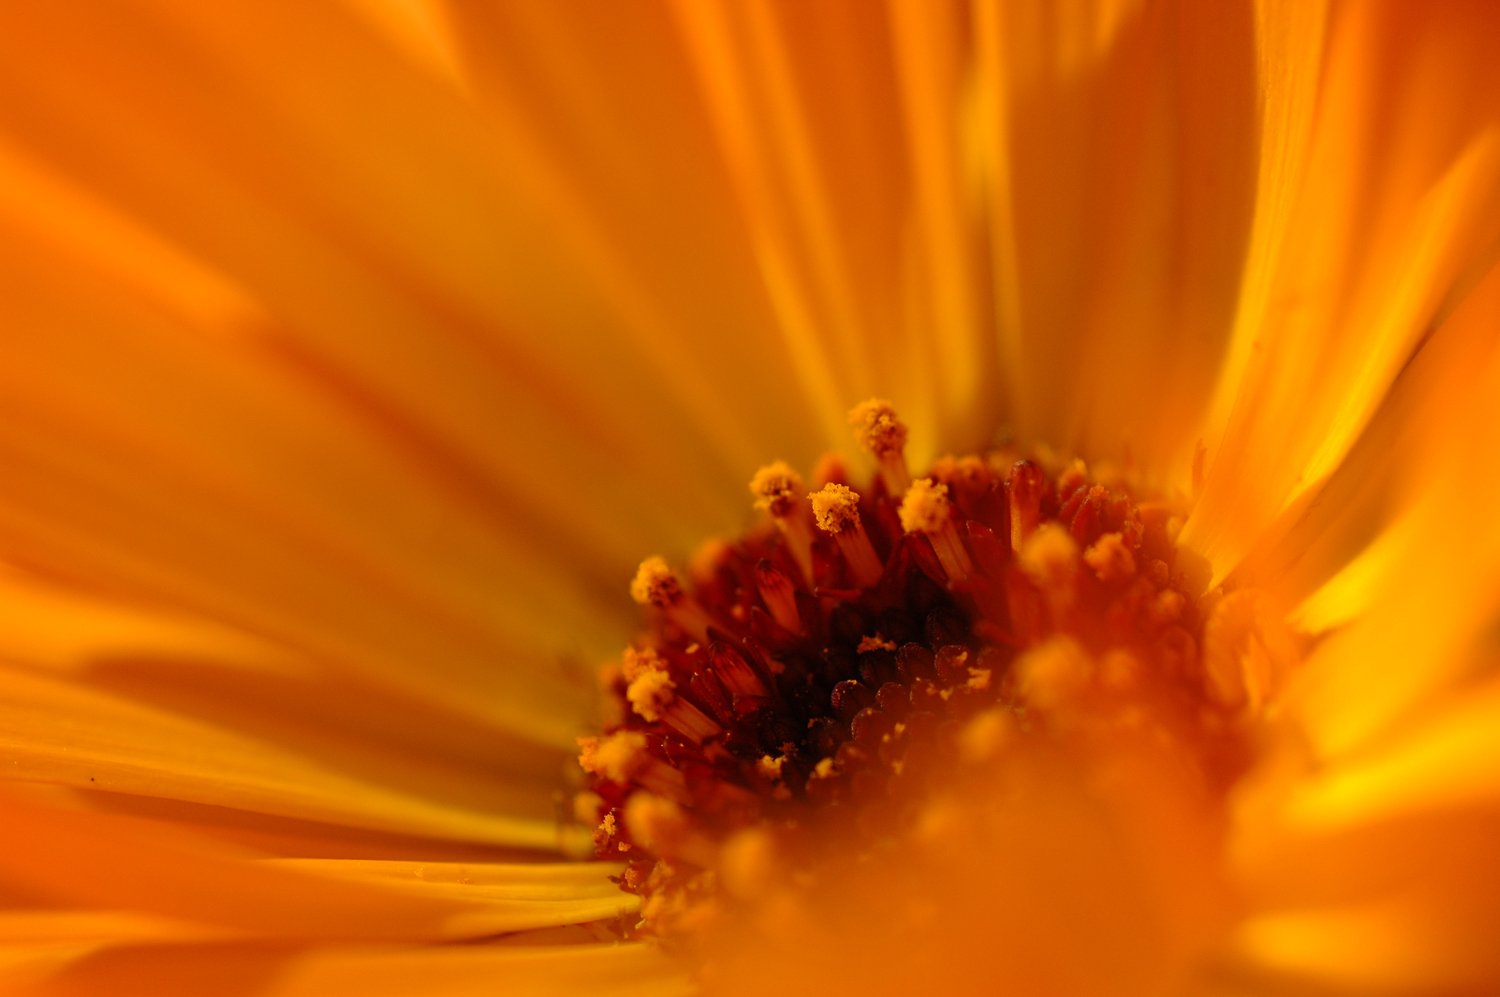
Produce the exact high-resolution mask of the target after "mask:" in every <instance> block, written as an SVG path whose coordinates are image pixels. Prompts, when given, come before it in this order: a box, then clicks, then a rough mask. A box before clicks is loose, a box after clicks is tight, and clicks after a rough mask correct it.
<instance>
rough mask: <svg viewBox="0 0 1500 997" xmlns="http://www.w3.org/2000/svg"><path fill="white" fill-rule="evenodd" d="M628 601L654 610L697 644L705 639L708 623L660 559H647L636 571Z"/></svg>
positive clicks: (700, 609)
mask: <svg viewBox="0 0 1500 997" xmlns="http://www.w3.org/2000/svg"><path fill="white" fill-rule="evenodd" d="M630 597H631V598H632V599H634V600H635V601H636V603H637V604H638V605H641V606H655V607H656V608H657V609H659V610H661V611H662V612H663V613H665V614H666V615H667V618H668V619H670V620H671V621H672V622H673V623H675V624H676V625H677V626H678V627H679V628H681V629H682V631H683V632H684V633H688V634H691V635H692V636H694V637H696V638H697V639H699V640H703V639H705V638H706V637H707V634H708V627H709V625H710V623H711V621H710V620H709V618H708V614H707V613H706V612H704V611H703V607H702V606H700V605H698V603H697V601H696V600H694V599H691V598H689V597H688V595H687V594H686V593H685V592H683V590H682V583H681V582H680V581H678V579H677V575H676V573H675V572H674V571H673V570H672V569H671V568H670V567H668V566H667V562H666V561H665V560H664V559H663V558H660V557H648V558H646V559H645V560H644V561H642V562H641V566H640V567H639V568H638V569H636V573H635V578H634V580H632V581H631V583H630Z"/></svg>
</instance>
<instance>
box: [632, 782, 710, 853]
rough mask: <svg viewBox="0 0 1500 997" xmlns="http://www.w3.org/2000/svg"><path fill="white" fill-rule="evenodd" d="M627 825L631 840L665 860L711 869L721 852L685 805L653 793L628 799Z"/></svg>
mask: <svg viewBox="0 0 1500 997" xmlns="http://www.w3.org/2000/svg"><path fill="white" fill-rule="evenodd" d="M625 826H626V827H627V828H628V829H629V830H630V837H631V839H632V840H634V841H637V842H639V843H640V845H641V847H643V848H648V849H650V850H651V851H652V853H654V854H656V855H660V856H661V857H663V858H666V859H675V860H678V861H683V862H691V863H692V864H694V865H696V866H699V867H702V868H708V867H709V866H711V865H712V864H713V861H714V859H715V858H716V857H717V854H718V849H717V848H716V847H715V845H714V843H713V841H711V840H710V839H709V838H708V836H707V835H705V834H703V833H702V832H701V831H700V830H698V828H697V826H696V825H695V824H694V823H693V821H692V820H691V819H689V817H688V815H687V814H686V813H684V812H683V809H682V807H680V806H678V805H677V804H676V803H674V802H673V801H671V800H668V799H663V798H662V797H659V796H653V795H651V794H650V793H632V794H631V796H630V799H628V800H626V801H625Z"/></svg>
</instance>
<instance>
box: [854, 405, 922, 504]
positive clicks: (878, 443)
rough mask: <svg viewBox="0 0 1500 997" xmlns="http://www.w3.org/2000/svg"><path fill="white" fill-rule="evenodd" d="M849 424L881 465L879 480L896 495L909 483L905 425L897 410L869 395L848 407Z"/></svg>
mask: <svg viewBox="0 0 1500 997" xmlns="http://www.w3.org/2000/svg"><path fill="white" fill-rule="evenodd" d="M849 425H851V426H853V427H854V439H855V440H856V441H857V442H858V443H859V445H860V447H861V448H863V449H864V450H865V451H867V452H868V453H871V454H873V455H874V456H875V460H876V461H877V462H878V463H879V464H880V479H881V481H883V482H884V483H885V489H886V491H887V492H888V493H889V494H890V495H891V496H892V497H893V498H899V497H900V496H901V495H902V494H904V493H905V491H906V489H907V488H908V487H910V486H911V473H910V472H909V471H907V469H906V457H905V455H904V453H903V451H904V450H905V448H906V436H907V433H906V424H905V423H904V422H902V421H901V420H900V419H899V418H897V417H896V410H895V408H894V407H892V405H891V403H890V402H888V401H886V400H885V399H883V398H871V399H870V400H869V401H866V402H861V403H860V404H858V405H856V406H854V408H852V409H850V410H849Z"/></svg>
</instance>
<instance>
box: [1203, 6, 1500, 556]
mask: <svg viewBox="0 0 1500 997" xmlns="http://www.w3.org/2000/svg"><path fill="white" fill-rule="evenodd" d="M1497 28H1500V23H1497V22H1496V20H1495V10H1494V8H1492V7H1489V6H1487V5H1483V4H1466V3H1461V2H1456V3H1442V4H1425V5H1422V6H1421V7H1408V6H1404V5H1382V4H1358V3H1352V4H1345V5H1341V6H1339V7H1338V8H1337V11H1336V15H1335V17H1334V20H1333V23H1332V24H1331V26H1330V28H1329V45H1328V56H1327V59H1326V66H1325V70H1324V73H1323V76H1322V79H1321V82H1320V89H1319V104H1318V108H1317V115H1318V117H1317V127H1316V128H1315V130H1314V132H1313V136H1312V140H1311V143H1312V144H1311V146H1310V148H1309V149H1308V152H1307V154H1306V163H1305V170H1304V172H1303V175H1302V176H1301V178H1300V181H1299V183H1300V186H1299V188H1298V190H1297V193H1296V194H1295V196H1294V197H1292V198H1291V199H1289V200H1287V199H1283V198H1280V197H1278V198H1276V199H1274V200H1273V201H1272V202H1271V204H1272V205H1273V206H1281V207H1284V208H1285V209H1286V210H1287V211H1289V212H1290V215H1289V220H1288V221H1286V222H1284V223H1280V224H1278V225H1277V226H1276V227H1277V228H1278V229H1279V230H1281V231H1283V232H1284V239H1283V242H1282V244H1281V249H1280V251H1279V252H1277V253H1276V254H1275V256H1274V257H1269V256H1268V257H1267V258H1265V259H1262V260H1259V261H1258V265H1261V266H1270V267H1271V268H1272V271H1273V272H1271V273H1269V274H1264V273H1258V274H1257V273H1252V274H1251V275H1250V276H1249V278H1248V286H1249V287H1250V288H1251V289H1252V292H1254V293H1253V294H1252V296H1251V297H1247V299H1246V301H1245V303H1244V306H1245V307H1246V308H1247V309H1250V311H1249V312H1247V313H1246V315H1245V316H1244V317H1243V319H1242V321H1241V323H1240V325H1239V326H1238V328H1237V330H1236V336H1237V337H1238V340H1237V343H1236V345H1235V348H1234V355H1235V357H1237V358H1238V361H1237V362H1234V363H1231V364H1228V365H1226V367H1225V372H1224V380H1223V381H1222V383H1221V385H1220V388H1219V392H1218V399H1217V401H1216V404H1215V415H1214V421H1213V423H1212V425H1211V426H1210V430H1209V434H1208V437H1207V442H1208V445H1209V450H1210V455H1211V464H1210V471H1209V474H1208V478H1207V481H1206V483H1205V486H1204V491H1203V494H1202V497H1201V500H1200V502H1199V504H1198V506H1197V508H1196V509H1195V511H1194V514H1193V517H1192V518H1191V519H1190V520H1189V522H1188V524H1187V527H1186V529H1185V530H1184V533H1183V537H1182V542H1183V543H1184V544H1187V545H1188V546H1190V547H1193V548H1195V549H1197V550H1198V551H1200V552H1201V553H1203V554H1205V555H1206V556H1207V557H1208V558H1209V559H1210V561H1211V562H1212V564H1213V566H1214V571H1215V575H1216V577H1217V578H1220V579H1222V578H1223V577H1224V576H1225V575H1226V574H1227V573H1228V572H1229V571H1230V570H1232V569H1233V568H1234V567H1235V565H1236V564H1237V563H1238V561H1239V559H1240V558H1241V557H1242V556H1243V555H1244V554H1245V552H1246V551H1247V550H1248V549H1249V546H1250V545H1251V543H1253V541H1254V539H1255V538H1256V536H1257V535H1258V533H1259V532H1260V531H1261V530H1263V529H1265V528H1266V526H1267V525H1268V524H1269V523H1270V522H1271V521H1272V520H1273V519H1274V518H1275V517H1276V516H1277V515H1279V514H1280V513H1281V512H1282V510H1283V509H1284V508H1285V507H1286V506H1287V505H1288V504H1289V503H1291V502H1293V501H1295V500H1296V499H1297V497H1298V496H1299V495H1301V494H1302V493H1304V492H1305V491H1307V490H1308V489H1309V488H1313V487H1316V486H1317V485H1318V484H1320V483H1321V482H1322V481H1323V480H1324V479H1325V478H1326V477H1327V476H1328V475H1329V474H1330V473H1332V472H1333V470H1334V469H1335V468H1336V467H1337V466H1338V464H1339V462H1340V461H1341V460H1342V459H1343V458H1344V457H1345V455H1346V454H1347V453H1348V451H1349V449H1350V447H1351V446H1353V444H1354V442H1355V441H1356V440H1357V439H1358V438H1359V435H1360V433H1361V432H1362V431H1363V429H1364V428H1365V426H1366V425H1367V424H1368V423H1369V421H1370V419H1371V417H1372V416H1373V414H1374V413H1375V411H1376V410H1377V409H1378V407H1379V405H1380V404H1381V402H1382V400H1383V399H1384V398H1385V397H1386V395H1387V393H1388V392H1389V390H1390V387H1391V384H1392V382H1393V380H1394V379H1395V378H1396V376H1397V374H1398V373H1399V372H1400V371H1401V370H1402V368H1403V366H1404V365H1405V364H1406V363H1407V361H1408V360H1409V358H1410V356H1411V354H1412V352H1413V350H1414V349H1416V348H1417V346H1418V345H1419V343H1420V342H1421V339H1422V337H1423V335H1424V334H1425V333H1427V332H1428V331H1430V329H1431V328H1432V327H1433V326H1434V325H1436V324H1438V323H1439V322H1441V321H1442V320H1443V319H1444V318H1445V317H1446V316H1447V315H1448V314H1449V313H1450V312H1451V311H1452V310H1453V309H1454V307H1456V306H1457V305H1458V303H1459V302H1461V301H1462V299H1463V296H1464V295H1465V293H1466V292H1467V291H1468V290H1469V289H1470V287H1471V285H1472V284H1473V282H1474V281H1476V280H1477V279H1478V278H1479V276H1480V275H1482V274H1483V273H1484V272H1485V270H1487V269H1488V267H1489V264H1490V263H1491V262H1492V261H1493V258H1494V253H1495V252H1496V249H1497V245H1500V129H1497V126H1500V110H1497V109H1500V62H1497V60H1496V59H1495V58H1494V55H1493V52H1492V48H1493V46H1492V44H1491V40H1492V39H1493V38H1494V37H1495V31H1496V29H1497ZM1293 165H1295V164H1293ZM1261 288H1267V289H1266V290H1264V291H1260V290H1257V289H1261ZM1256 295H1259V296H1256Z"/></svg>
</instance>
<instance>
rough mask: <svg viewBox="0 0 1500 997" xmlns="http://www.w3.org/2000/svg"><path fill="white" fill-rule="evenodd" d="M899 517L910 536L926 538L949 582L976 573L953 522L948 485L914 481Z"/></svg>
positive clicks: (908, 490) (907, 492)
mask: <svg viewBox="0 0 1500 997" xmlns="http://www.w3.org/2000/svg"><path fill="white" fill-rule="evenodd" d="M898 516H899V517H900V519H901V528H902V529H903V530H905V531H906V532H907V533H920V534H922V535H924V536H926V537H927V539H928V542H930V543H931V544H932V549H933V551H934V552H935V553H936V554H937V556H938V560H939V561H940V562H942V565H943V572H944V573H945V574H946V575H947V576H948V581H949V582H961V581H963V580H964V579H966V578H968V577H969V576H970V575H971V574H973V573H974V562H973V560H972V559H971V558H970V557H969V552H968V550H967V548H965V547H964V543H963V540H962V539H960V537H959V535H958V529H957V528H956V527H955V525H954V523H953V504H952V503H951V502H949V501H948V486H947V485H939V484H935V483H934V482H933V480H932V479H931V478H920V479H918V480H917V481H914V482H912V485H911V487H910V488H908V489H907V490H906V497H905V498H904V499H902V500H901V508H900V510H899V512H898Z"/></svg>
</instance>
